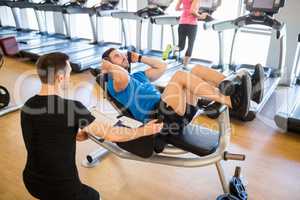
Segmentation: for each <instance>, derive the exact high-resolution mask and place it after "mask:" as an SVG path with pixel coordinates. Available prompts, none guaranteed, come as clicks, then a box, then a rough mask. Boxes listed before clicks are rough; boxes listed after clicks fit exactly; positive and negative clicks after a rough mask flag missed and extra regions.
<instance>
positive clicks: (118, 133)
mask: <svg viewBox="0 0 300 200" xmlns="http://www.w3.org/2000/svg"><path fill="white" fill-rule="evenodd" d="M146 135H147V133H146V130H145V128H144V127H140V128H135V129H130V128H120V127H113V128H111V131H110V133H109V134H108V135H107V136H106V137H105V138H104V139H106V140H109V141H112V142H127V141H130V140H135V139H137V138H140V137H143V136H146Z"/></svg>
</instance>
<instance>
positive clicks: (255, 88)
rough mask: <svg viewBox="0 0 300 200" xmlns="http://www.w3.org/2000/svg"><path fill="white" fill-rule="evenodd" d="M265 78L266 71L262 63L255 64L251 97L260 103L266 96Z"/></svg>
mask: <svg viewBox="0 0 300 200" xmlns="http://www.w3.org/2000/svg"><path fill="white" fill-rule="evenodd" d="M264 79H265V72H264V68H263V66H261V64H257V65H255V69H254V73H253V75H252V77H251V82H252V95H251V99H252V100H253V101H254V102H256V103H258V104H259V103H260V102H261V101H262V99H263V96H264Z"/></svg>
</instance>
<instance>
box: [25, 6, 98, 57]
mask: <svg viewBox="0 0 300 200" xmlns="http://www.w3.org/2000/svg"><path fill="white" fill-rule="evenodd" d="M63 8H64V9H63V21H64V24H65V29H66V36H65V37H66V38H68V39H70V40H69V41H68V42H65V43H57V44H53V45H49V46H46V47H41V48H33V49H29V50H26V55H27V56H30V57H32V58H34V59H37V58H38V57H40V56H42V55H44V54H48V53H52V52H57V51H59V52H62V53H65V54H68V55H69V56H70V60H71V61H72V60H73V59H72V55H70V54H71V53H76V52H79V51H83V50H86V49H91V48H93V45H92V44H89V40H83V39H80V40H78V39H76V38H72V33H71V28H70V22H68V19H67V17H68V15H70V14H89V15H90V16H92V15H94V14H95V11H94V8H86V7H82V5H81V4H80V3H78V2H72V3H67V4H65V5H63Z"/></svg>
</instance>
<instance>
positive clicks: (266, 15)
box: [211, 0, 286, 121]
mask: <svg viewBox="0 0 300 200" xmlns="http://www.w3.org/2000/svg"><path fill="white" fill-rule="evenodd" d="M244 4H245V8H246V10H247V11H249V12H250V13H249V14H247V15H244V16H241V17H238V18H237V19H235V20H227V21H221V22H215V23H213V24H212V25H211V27H212V29H213V30H215V31H218V32H219V34H220V33H222V32H224V31H225V30H232V29H233V30H234V35H233V40H232V44H231V52H230V59H229V64H228V65H226V64H224V63H223V62H224V59H223V58H222V57H223V56H224V54H223V49H224V44H223V41H222V40H219V42H220V56H221V59H220V62H222V63H220V64H219V65H217V66H216V68H217V69H219V70H220V71H222V72H224V74H227V75H228V74H230V73H232V72H235V71H237V70H238V69H241V68H246V69H247V70H249V72H250V73H253V72H254V67H255V66H253V65H249V64H240V65H237V64H235V62H234V55H235V52H237V51H236V47H237V45H236V38H237V34H238V33H240V32H245V33H257V32H258V33H262V34H267V35H271V36H273V37H275V38H276V39H277V41H278V42H279V44H280V48H279V56H278V58H279V62H278V65H277V66H265V67H264V70H265V77H266V78H265V81H264V95H263V99H262V100H261V102H260V103H258V104H257V103H255V102H252V103H251V108H250V112H249V114H248V116H246V117H245V118H244V119H243V120H245V121H251V120H253V119H254V118H255V116H256V113H259V112H260V111H261V110H262V109H263V107H264V105H265V104H266V103H267V102H268V100H269V98H270V97H271V95H272V94H273V92H274V91H275V89H276V88H277V86H278V85H279V82H280V80H281V76H282V75H283V72H284V71H285V55H286V25H285V23H283V22H280V21H278V20H276V19H275V18H274V17H273V15H274V14H276V13H278V12H279V9H280V8H282V7H284V4H285V0H245V2H244ZM253 25H254V26H253ZM255 25H259V26H260V27H257V26H255ZM262 27H263V28H262Z"/></svg>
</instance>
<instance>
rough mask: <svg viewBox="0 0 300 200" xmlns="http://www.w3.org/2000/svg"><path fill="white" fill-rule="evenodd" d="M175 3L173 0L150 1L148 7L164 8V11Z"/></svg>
mask: <svg viewBox="0 0 300 200" xmlns="http://www.w3.org/2000/svg"><path fill="white" fill-rule="evenodd" d="M172 2H173V0H148V5H149V6H150V7H151V6H157V7H160V8H162V9H163V10H165V9H167V8H168V7H169V6H170V4H171V3H172Z"/></svg>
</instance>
